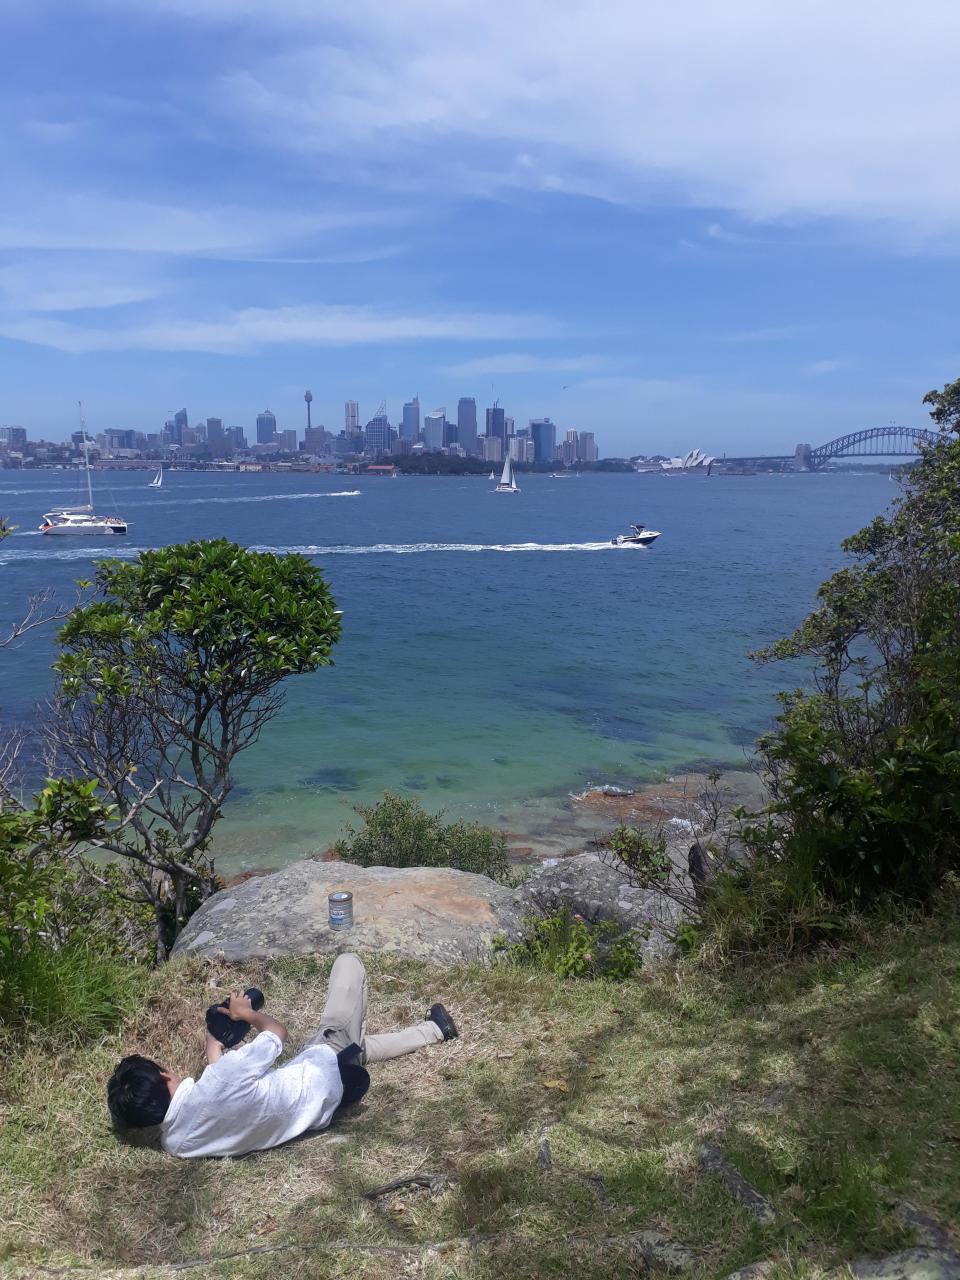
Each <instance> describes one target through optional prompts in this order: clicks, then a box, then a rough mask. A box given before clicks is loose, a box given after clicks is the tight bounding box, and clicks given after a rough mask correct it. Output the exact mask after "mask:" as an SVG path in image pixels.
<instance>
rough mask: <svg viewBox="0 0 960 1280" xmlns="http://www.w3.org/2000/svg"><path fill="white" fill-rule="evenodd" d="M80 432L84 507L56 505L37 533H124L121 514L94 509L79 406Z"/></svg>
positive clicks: (85, 425) (107, 535)
mask: <svg viewBox="0 0 960 1280" xmlns="http://www.w3.org/2000/svg"><path fill="white" fill-rule="evenodd" d="M80 435H81V437H82V439H83V463H84V470H85V472H86V475H87V503H86V506H83V507H58V508H57V509H56V510H55V511H48V512H47V513H46V515H44V517H43V524H42V525H41V526H40V532H41V533H46V534H51V535H52V536H54V537H62V536H64V535H69V534H72V535H74V536H80V537H85V538H100V537H111V536H113V535H115V534H124V533H126V532H127V522H126V520H122V519H121V518H120V516H98V515H94V511H93V484H92V482H91V479H90V455H89V453H88V451H87V424H86V423H85V422H84V420H83V412H82V406H81V414H80Z"/></svg>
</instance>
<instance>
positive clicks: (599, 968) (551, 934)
mask: <svg viewBox="0 0 960 1280" xmlns="http://www.w3.org/2000/svg"><path fill="white" fill-rule="evenodd" d="M524 924H525V927H526V929H527V931H528V932H527V936H526V938H524V940H523V941H522V942H516V943H512V944H501V948H500V949H501V950H502V951H504V952H505V953H506V955H507V957H508V958H509V960H510V961H511V962H512V963H513V964H517V965H525V966H529V967H530V968H533V969H537V970H538V971H539V972H541V973H551V974H553V975H554V976H556V977H558V978H610V979H612V980H613V981H615V982H618V981H623V980H625V979H627V978H631V977H633V975H634V974H635V973H637V972H638V971H639V969H640V968H641V966H642V964H643V950H642V947H641V943H640V941H639V939H638V938H637V937H636V936H635V935H634V934H632V933H629V932H624V930H622V929H621V928H619V927H618V926H617V925H616V924H614V923H613V922H612V921H603V922H602V923H600V924H588V923H587V921H585V920H584V919H583V917H582V916H579V915H575V914H574V913H573V912H572V911H571V910H570V908H569V907H568V906H567V905H566V904H564V905H563V906H562V907H561V908H560V910H559V911H558V912H557V913H556V914H555V915H552V916H544V917H538V916H533V917H530V918H528V919H527V920H526V921H524Z"/></svg>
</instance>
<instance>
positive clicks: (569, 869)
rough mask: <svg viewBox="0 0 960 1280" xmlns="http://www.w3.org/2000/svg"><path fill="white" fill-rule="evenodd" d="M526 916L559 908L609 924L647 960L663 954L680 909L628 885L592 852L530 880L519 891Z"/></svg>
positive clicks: (652, 892) (669, 948) (667, 951)
mask: <svg viewBox="0 0 960 1280" xmlns="http://www.w3.org/2000/svg"><path fill="white" fill-rule="evenodd" d="M521 896H522V899H523V902H524V903H525V904H526V914H527V915H531V914H539V915H550V914H552V913H553V912H555V911H558V910H559V909H560V908H561V907H562V906H563V905H564V903H566V905H567V906H568V907H569V908H570V910H571V911H573V912H574V913H575V914H577V915H580V916H583V918H584V920H587V921H589V923H591V924H599V923H600V922H601V921H604V920H611V921H613V922H614V923H615V924H617V925H619V926H620V927H621V928H622V929H623V930H624V931H626V930H630V931H633V932H635V933H636V934H637V935H638V937H639V938H640V939H641V940H642V946H643V951H644V954H645V955H646V956H647V958H648V959H654V958H657V957H661V956H665V955H668V954H670V953H671V952H672V950H673V944H672V943H671V941H670V939H671V937H672V936H673V933H674V931H675V929H676V925H677V923H678V921H679V919H680V914H681V912H680V907H679V906H678V905H677V903H675V902H671V901H670V900H669V899H668V898H665V897H664V896H663V894H662V893H657V892H656V891H655V890H653V889H640V888H638V887H637V886H636V885H632V884H631V883H630V881H629V880H628V879H627V878H626V877H625V876H624V875H623V873H622V872H620V871H618V870H616V868H615V867H614V866H612V865H611V864H610V863H609V862H607V861H606V860H604V859H603V858H601V857H600V856H599V855H598V854H596V853H581V854H578V855H577V856H576V857H575V858H562V859H561V860H560V861H559V862H557V863H556V864H555V865H554V866H549V867H544V868H543V870H542V871H539V872H537V874H536V875H533V876H531V877H530V879H529V880H527V881H526V883H525V884H524V885H523V887H522V889H521Z"/></svg>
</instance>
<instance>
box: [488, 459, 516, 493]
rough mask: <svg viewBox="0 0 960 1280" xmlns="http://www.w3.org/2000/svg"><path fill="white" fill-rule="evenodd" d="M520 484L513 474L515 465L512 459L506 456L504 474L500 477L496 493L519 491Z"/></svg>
mask: <svg viewBox="0 0 960 1280" xmlns="http://www.w3.org/2000/svg"><path fill="white" fill-rule="evenodd" d="M519 492H520V486H519V485H518V484H517V481H516V477H515V476H514V474H513V467H512V466H511V464H510V459H509V458H506V459H505V460H504V463H503V474H502V475H501V477H500V483H499V484H498V485H497V487H496V489H494V493H519Z"/></svg>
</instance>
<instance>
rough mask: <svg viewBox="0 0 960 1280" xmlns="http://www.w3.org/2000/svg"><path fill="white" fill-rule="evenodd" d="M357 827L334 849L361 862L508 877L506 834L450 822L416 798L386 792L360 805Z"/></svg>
mask: <svg viewBox="0 0 960 1280" xmlns="http://www.w3.org/2000/svg"><path fill="white" fill-rule="evenodd" d="M356 812H357V813H358V814H359V815H360V817H361V818H362V819H363V826H362V827H361V828H360V829H359V830H357V829H356V828H353V827H351V828H350V829H349V834H348V835H347V836H346V837H345V838H344V839H342V840H338V841H337V842H336V843H335V844H334V846H333V851H334V853H335V854H336V855H337V857H338V858H342V859H343V860H344V861H345V862H355V863H357V864H358V865H359V866H361V867H455V868H456V869H457V870H458V871H475V872H477V873H479V874H480V875H485V876H490V877H491V879H494V880H506V879H507V878H508V877H509V873H510V867H509V863H508V862H507V842H506V839H505V837H504V836H503V835H502V834H501V833H500V832H498V831H494V830H493V828H492V827H484V826H481V825H480V824H479V823H473V822H469V823H468V822H453V823H450V824H446V823H444V821H443V814H442V813H427V812H426V811H425V810H424V809H423V807H422V805H421V804H420V802H419V801H418V800H416V799H408V798H407V797H405V796H398V795H394V794H393V793H392V792H389V791H386V792H384V796H383V799H382V800H381V801H380V802H379V803H378V804H375V805H358V806H357V808H356Z"/></svg>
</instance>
